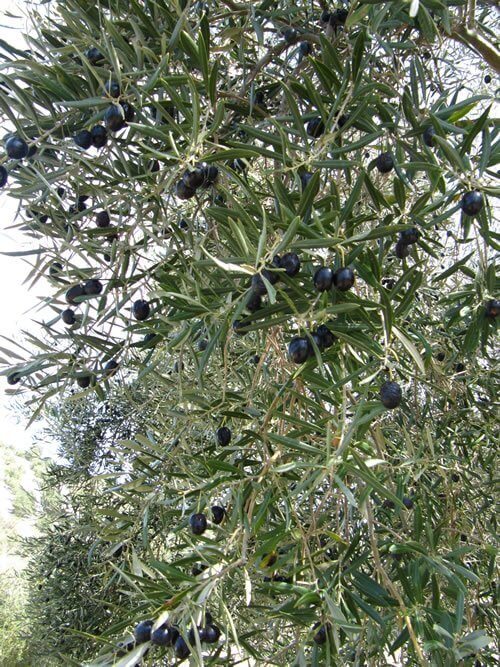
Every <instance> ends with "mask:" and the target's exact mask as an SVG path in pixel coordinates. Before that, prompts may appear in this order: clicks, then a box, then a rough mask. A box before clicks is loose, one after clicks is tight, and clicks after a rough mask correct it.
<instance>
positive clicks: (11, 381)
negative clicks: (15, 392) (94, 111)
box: [7, 373, 21, 385]
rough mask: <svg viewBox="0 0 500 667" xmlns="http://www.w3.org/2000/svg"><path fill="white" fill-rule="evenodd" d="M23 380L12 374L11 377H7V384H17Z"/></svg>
mask: <svg viewBox="0 0 500 667" xmlns="http://www.w3.org/2000/svg"><path fill="white" fill-rule="evenodd" d="M20 380H21V378H20V377H19V375H18V374H17V373H11V374H10V375H7V384H11V385H13V384H17V383H18V382H19V381H20Z"/></svg>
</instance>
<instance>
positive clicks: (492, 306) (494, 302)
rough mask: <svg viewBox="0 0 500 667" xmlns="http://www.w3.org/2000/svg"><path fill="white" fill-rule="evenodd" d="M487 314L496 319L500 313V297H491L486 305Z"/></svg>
mask: <svg viewBox="0 0 500 667" xmlns="http://www.w3.org/2000/svg"><path fill="white" fill-rule="evenodd" d="M485 308H486V310H485V315H486V317H488V318H489V319H491V320H494V319H495V318H496V317H497V316H498V313H500V300H498V299H490V300H489V301H488V302H487V303H486V306H485Z"/></svg>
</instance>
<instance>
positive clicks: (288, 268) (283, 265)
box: [279, 252, 300, 278]
mask: <svg viewBox="0 0 500 667" xmlns="http://www.w3.org/2000/svg"><path fill="white" fill-rule="evenodd" d="M279 268H280V269H285V273H286V275H287V276H289V277H290V278H294V277H295V276H296V275H297V273H298V272H299V271H300V259H299V256H298V255H297V253H295V252H287V253H285V254H284V255H283V256H282V257H281V259H280V261H279Z"/></svg>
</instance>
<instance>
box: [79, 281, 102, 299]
mask: <svg viewBox="0 0 500 667" xmlns="http://www.w3.org/2000/svg"><path fill="white" fill-rule="evenodd" d="M83 289H84V290H85V294H87V295H88V296H97V295H98V294H100V293H101V292H102V283H101V281H100V280H97V279H96V278H91V279H90V280H87V281H85V284H84V285H83Z"/></svg>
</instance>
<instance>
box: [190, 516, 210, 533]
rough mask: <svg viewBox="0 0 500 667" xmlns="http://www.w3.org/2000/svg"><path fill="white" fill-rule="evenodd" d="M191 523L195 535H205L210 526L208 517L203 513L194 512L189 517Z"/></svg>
mask: <svg viewBox="0 0 500 667" xmlns="http://www.w3.org/2000/svg"><path fill="white" fill-rule="evenodd" d="M189 525H190V526H191V532H192V533H193V535H203V533H204V532H205V531H206V529H207V526H208V522H207V517H206V516H205V515H204V514H201V513H198V514H192V515H191V517H190V518H189Z"/></svg>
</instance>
